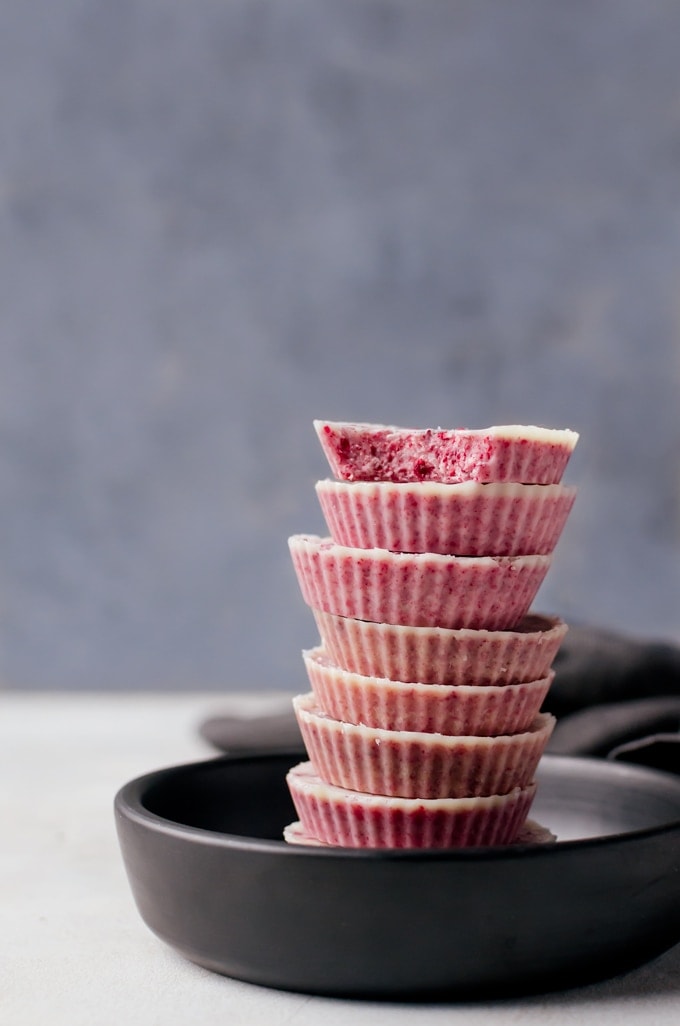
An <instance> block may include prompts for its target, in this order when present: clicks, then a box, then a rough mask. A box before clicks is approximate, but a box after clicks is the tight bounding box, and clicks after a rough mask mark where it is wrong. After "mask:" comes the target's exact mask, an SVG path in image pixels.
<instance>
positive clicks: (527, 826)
mask: <svg viewBox="0 0 680 1026" xmlns="http://www.w3.org/2000/svg"><path fill="white" fill-rule="evenodd" d="M283 839H284V841H286V842H287V843H288V844H304V845H307V846H308V847H313V848H330V847H332V845H330V844H328V843H327V842H326V841H320V840H319V839H318V838H316V837H312V836H311V834H308V833H306V832H305V828H304V827H303V825H302V823H301V822H300V821H299V820H296V821H295V822H294V823H289V824H288V826H286V827H284V829H283ZM556 840H557V838H556V836H555V834H553V832H552V830H549V829H548V827H545V826H542V824H541V823H537V822H536V821H535V820H533V819H527V820H525V822H524V824H523V826H521V827H520V828H519V831H518V833H517V835H516V837H515V839H514V841H511V842H510V843H511V844H552V843H554V842H555V841H556Z"/></svg>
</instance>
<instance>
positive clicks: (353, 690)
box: [302, 648, 554, 737]
mask: <svg viewBox="0 0 680 1026" xmlns="http://www.w3.org/2000/svg"><path fill="white" fill-rule="evenodd" d="M302 655H303V660H304V663H305V667H306V669H307V675H308V676H309V682H310V684H311V686H312V692H313V693H314V698H315V700H316V705H317V707H318V709H320V710H321V711H322V712H323V713H325V715H326V716H329V717H331V719H333V720H341V721H342V722H344V723H353V724H363V725H364V726H366V727H381V728H384V729H386V730H395V731H397V730H400V731H404V730H405V731H415V732H419V733H427V734H463V735H479V736H488V737H493V736H497V735H499V734H519V733H522V732H523V731H525V730H528V729H529V728H530V726H531V724H532V723H533V721H534V719H535V718H536V716H537V715H538V712H539V710H540V708H541V705H542V704H543V701H544V699H545V697H546V695H547V694H548V690H549V688H550V685H551V683H552V680H553V677H554V673H553V672H552V671H551V672H550V674H549V675H548V676H547V677H545V678H544V679H543V680H534V681H527V682H524V683H520V684H504V685H500V686H494V685H467V684H458V685H447V684H421V683H407V682H404V681H395V680H387V679H385V678H381V677H365V676H363V675H361V674H358V673H351V672H349V671H347V670H344V669H342V668H341V667H339V666H336V665H334V664H333V662H332V661H331V660H330V659H329V658H328V656H327V654H326V652H325V651H324V649H322V648H315V649H311V650H310V651H306V652H303V653H302Z"/></svg>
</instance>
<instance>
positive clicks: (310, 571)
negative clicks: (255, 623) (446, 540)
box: [289, 535, 551, 630]
mask: <svg viewBox="0 0 680 1026" xmlns="http://www.w3.org/2000/svg"><path fill="white" fill-rule="evenodd" d="M289 547H290V552H291V557H292V560H293V565H294V567H295V572H296V574H297V578H298V582H299V584H300V589H301V591H302V596H303V598H304V600H305V602H306V603H307V605H309V606H311V607H312V608H313V609H322V610H324V611H326V612H328V613H336V614H338V615H339V616H351V617H355V618H357V619H359V620H372V621H374V622H375V623H393V624H407V625H409V626H414V627H447V628H460V627H469V628H474V629H486V630H509V629H512V628H513V627H515V625H516V624H518V623H519V621H520V620H521V619H522V617H523V616H524V615H525V614H526V613H527V612H528V610H529V607H530V605H531V603H532V601H533V599H534V597H535V595H536V592H537V591H538V589H539V587H540V586H541V584H542V582H543V578H544V577H545V575H546V573H547V572H548V568H549V566H550V562H551V556H549V555H543V556H537V555H533V556H442V555H440V554H438V553H430V552H428V553H401V552H389V551H388V550H387V549H357V548H350V547H348V546H343V545H336V544H335V542H333V541H332V539H330V538H319V537H317V536H316V535H294V536H293V537H291V538H290V539H289Z"/></svg>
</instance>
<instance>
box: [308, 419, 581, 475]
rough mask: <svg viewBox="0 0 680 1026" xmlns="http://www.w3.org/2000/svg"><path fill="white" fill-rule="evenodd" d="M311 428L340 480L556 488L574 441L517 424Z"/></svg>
mask: <svg viewBox="0 0 680 1026" xmlns="http://www.w3.org/2000/svg"><path fill="white" fill-rule="evenodd" d="M314 428H315V430H316V433H317V435H318V437H319V441H320V442H321V447H322V449H323V451H324V453H325V455H326V458H327V459H328V462H329V465H330V468H331V470H332V472H333V476H334V477H336V478H337V479H338V480H340V481H442V482H457V481H481V482H485V483H489V482H492V481H518V482H521V483H523V484H559V482H560V481H561V479H562V474H563V473H564V469H565V467H566V465H567V463H568V461H569V457H570V456H571V454H572V452H573V450H574V447H575V445H576V443H577V441H578V434H577V433H576V432H575V431H570V430H567V429H564V430H558V429H554V428H542V427H535V426H533V425H532V426H526V425H524V426H523V425H519V424H506V425H502V426H495V427H490V428H483V429H479V430H470V429H468V428H454V429H453V430H446V431H442V430H441V429H437V430H432V429H429V428H428V429H426V430H422V429H411V428H400V427H393V426H388V425H384V424H356V423H350V422H339V421H321V420H315V421H314Z"/></svg>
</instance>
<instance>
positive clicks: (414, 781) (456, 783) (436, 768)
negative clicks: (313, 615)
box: [293, 694, 555, 798]
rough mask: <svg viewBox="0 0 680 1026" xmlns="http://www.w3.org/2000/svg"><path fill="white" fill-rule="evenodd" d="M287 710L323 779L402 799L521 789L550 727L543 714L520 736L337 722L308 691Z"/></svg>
mask: <svg viewBox="0 0 680 1026" xmlns="http://www.w3.org/2000/svg"><path fill="white" fill-rule="evenodd" d="M293 708H294V710H295V716H296V718H297V721H298V725H299V727H300V732H301V734H302V739H303V741H304V743H305V748H306V749H307V753H308V755H309V758H310V760H311V762H312V763H313V765H314V767H315V769H316V772H317V773H318V774H319V776H320V777H321V778H322V780H325V781H327V782H328V783H329V784H335V785H336V786H338V787H344V788H348V789H350V790H353V791H360V792H363V793H366V794H380V795H389V796H395V797H402V798H463V797H480V796H488V795H494V794H495V795H499V794H508V793H509V792H510V791H512V790H513V789H514V788H517V787H519V788H524V787H526V786H527V785H528V784H529V783H530V782H531V781H532V780H533V777H534V773H535V771H536V767H537V766H538V762H539V760H540V758H541V755H542V754H543V750H544V748H545V746H546V744H547V743H548V739H549V737H550V735H551V734H552V731H553V728H554V725H555V719H554V717H553V716H551V715H549V714H547V713H543V714H541V715H539V716H537V717H536V718H535V720H534V722H533V723H532V724H531V726H530V728H529V729H528V730H526V731H524V732H523V733H521V734H512V735H503V736H500V737H475V736H451V735H446V734H427V733H422V732H415V731H414V732H411V731H397V730H385V729H382V728H379V727H366V726H364V725H363V724H350V723H343V722H342V721H340V720H334V719H331V717H329V716H327V715H325V714H324V713H322V712H321V711H320V710H319V709H318V708H317V707H316V704H315V699H314V695H312V694H309V695H298V696H297V697H296V698H294V699H293Z"/></svg>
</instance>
